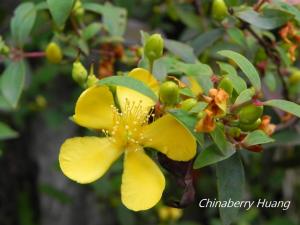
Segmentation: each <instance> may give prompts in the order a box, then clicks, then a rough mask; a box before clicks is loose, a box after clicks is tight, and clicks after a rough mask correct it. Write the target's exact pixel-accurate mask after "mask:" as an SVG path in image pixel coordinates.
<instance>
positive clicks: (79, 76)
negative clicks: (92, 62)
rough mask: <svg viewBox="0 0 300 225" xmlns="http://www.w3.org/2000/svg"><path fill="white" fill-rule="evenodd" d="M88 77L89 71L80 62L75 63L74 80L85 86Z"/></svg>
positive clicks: (73, 69)
mask: <svg viewBox="0 0 300 225" xmlns="http://www.w3.org/2000/svg"><path fill="white" fill-rule="evenodd" d="M87 76H88V72H87V70H86V69H85V68H84V66H83V65H82V63H81V62H80V61H75V62H74V63H73V68H72V78H73V80H74V81H76V82H77V83H78V84H80V85H83V84H84V82H85V81H86V79H87Z"/></svg>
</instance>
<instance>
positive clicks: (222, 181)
mask: <svg viewBox="0 0 300 225" xmlns="http://www.w3.org/2000/svg"><path fill="white" fill-rule="evenodd" d="M216 173H217V188H218V196H219V201H227V202H228V201H229V200H231V201H233V202H236V201H241V200H242V197H243V192H244V188H245V173H244V168H243V164H242V161H241V159H240V156H239V154H234V155H233V156H231V157H230V158H228V159H226V160H223V161H222V162H219V163H217V167H216ZM219 212H220V216H221V220H222V223H223V225H229V224H231V223H232V222H234V221H235V220H236V219H237V217H238V213H239V208H237V207H224V208H223V207H220V208H219Z"/></svg>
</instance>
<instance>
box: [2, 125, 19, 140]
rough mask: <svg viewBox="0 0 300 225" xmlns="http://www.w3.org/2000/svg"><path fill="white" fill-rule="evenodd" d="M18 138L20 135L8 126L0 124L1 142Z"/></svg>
mask: <svg viewBox="0 0 300 225" xmlns="http://www.w3.org/2000/svg"><path fill="white" fill-rule="evenodd" d="M16 137H18V133H17V132H16V131H14V130H13V129H11V128H10V127H9V126H8V125H7V124H5V123H3V122H0V140H6V139H11V138H16Z"/></svg>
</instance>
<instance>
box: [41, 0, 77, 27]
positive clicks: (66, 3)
mask: <svg viewBox="0 0 300 225" xmlns="http://www.w3.org/2000/svg"><path fill="white" fill-rule="evenodd" d="M47 4H48V8H49V10H50V13H51V15H52V18H53V20H54V22H55V23H56V24H57V25H58V26H59V27H63V26H64V25H65V22H66V20H67V19H68V17H69V15H70V13H71V11H72V8H73V4H74V0H63V1H62V0H47Z"/></svg>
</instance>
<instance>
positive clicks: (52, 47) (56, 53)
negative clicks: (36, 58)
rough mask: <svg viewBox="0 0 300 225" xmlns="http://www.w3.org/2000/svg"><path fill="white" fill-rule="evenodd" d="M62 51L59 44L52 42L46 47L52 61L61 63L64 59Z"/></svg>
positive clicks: (47, 56)
mask: <svg viewBox="0 0 300 225" xmlns="http://www.w3.org/2000/svg"><path fill="white" fill-rule="evenodd" d="M62 57H63V55H62V52H61V49H60V47H59V45H58V44H56V43H55V42H51V43H49V44H48V45H47V48H46V58H47V59H48V61H49V62H51V63H55V64H57V63H60V62H61V60H62Z"/></svg>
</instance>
